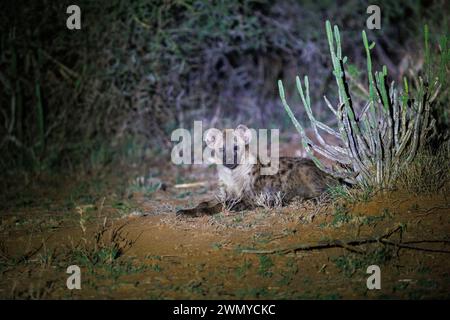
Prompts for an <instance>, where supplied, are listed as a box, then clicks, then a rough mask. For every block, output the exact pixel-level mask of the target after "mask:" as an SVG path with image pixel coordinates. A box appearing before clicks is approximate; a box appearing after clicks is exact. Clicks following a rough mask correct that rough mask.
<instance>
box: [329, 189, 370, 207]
mask: <svg viewBox="0 0 450 320" xmlns="http://www.w3.org/2000/svg"><path fill="white" fill-rule="evenodd" d="M327 192H328V194H329V195H330V197H331V199H332V200H333V201H335V202H339V201H340V202H344V203H348V204H355V203H358V202H368V201H370V199H372V197H373V195H374V193H375V190H374V189H373V187H369V186H367V187H362V186H354V187H348V186H346V185H336V186H332V187H329V188H328V189H327Z"/></svg>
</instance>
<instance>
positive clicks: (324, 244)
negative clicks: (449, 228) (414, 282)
mask: <svg viewBox="0 0 450 320" xmlns="http://www.w3.org/2000/svg"><path fill="white" fill-rule="evenodd" d="M398 231H400V232H401V231H402V227H401V226H398V227H396V228H394V229H392V230H391V231H389V232H388V233H386V234H384V235H382V236H379V237H369V238H362V239H354V240H348V241H343V240H338V239H335V240H327V241H319V242H312V243H304V244H297V245H294V246H291V247H286V248H278V249H267V250H253V249H244V250H242V251H241V252H242V253H252V254H277V253H281V254H286V253H290V252H296V251H301V250H302V251H309V250H316V249H329V248H343V249H346V250H348V251H351V252H356V253H364V251H362V250H360V249H358V248H355V246H359V245H363V244H370V243H383V244H385V245H391V246H395V247H397V248H403V249H411V250H418V251H428V252H438V253H450V251H448V250H442V249H428V248H421V247H416V246H413V245H412V244H416V243H447V244H450V241H449V240H440V239H431V240H413V241H407V242H395V241H390V240H388V239H387V238H389V237H390V236H391V235H393V234H394V233H396V232H398Z"/></svg>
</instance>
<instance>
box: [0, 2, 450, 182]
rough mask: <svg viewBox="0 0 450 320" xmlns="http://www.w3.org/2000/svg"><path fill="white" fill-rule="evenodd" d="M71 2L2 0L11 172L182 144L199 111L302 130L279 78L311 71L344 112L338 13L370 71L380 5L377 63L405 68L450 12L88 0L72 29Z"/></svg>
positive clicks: (0, 69) (1, 141)
mask: <svg viewBox="0 0 450 320" xmlns="http://www.w3.org/2000/svg"><path fill="white" fill-rule="evenodd" d="M70 4H72V2H69V1H50V0H40V1H2V2H1V4H0V30H1V33H0V37H1V38H0V110H1V114H0V154H1V155H0V167H1V169H2V172H3V173H10V172H13V171H15V170H17V169H20V170H27V171H30V170H31V171H35V170H38V171H40V170H49V169H52V170H53V169H58V168H59V169H63V170H69V169H74V168H78V167H79V166H82V167H92V166H100V167H101V166H102V165H104V164H105V163H108V162H110V161H114V160H116V159H117V158H121V157H130V156H132V157H135V158H136V159H140V160H142V159H144V158H145V157H147V156H148V155H154V154H156V153H157V152H165V151H167V150H170V147H171V143H170V132H171V130H173V129H174V128H176V127H180V126H181V127H186V128H190V127H191V126H192V121H193V120H203V121H204V122H205V123H204V126H217V127H221V126H230V127H234V126H236V125H237V124H238V123H246V124H247V125H251V126H254V127H266V128H267V127H277V128H281V129H282V132H284V133H289V132H291V133H295V132H294V130H293V129H292V127H291V124H290V123H289V120H288V119H287V117H286V115H285V113H284V111H283V110H282V107H281V103H280V101H279V97H278V91H277V86H276V81H277V80H278V79H283V80H284V82H285V83H286V84H287V89H288V93H289V94H288V96H289V97H293V96H294V94H290V93H293V92H294V90H295V88H294V78H295V76H296V75H300V76H302V75H304V74H308V75H309V76H310V83H311V88H312V90H311V94H312V100H313V101H314V108H315V110H314V111H315V112H316V113H317V114H318V118H319V119H321V120H324V121H327V120H331V119H328V118H329V115H327V113H326V108H324V103H323V99H322V96H323V95H324V94H327V96H328V97H329V98H330V99H333V98H334V97H335V96H334V92H335V89H334V81H333V76H332V74H331V68H330V59H329V56H328V54H329V51H328V47H327V43H326V36H325V28H324V21H325V20H326V19H329V20H331V22H332V23H333V24H337V25H339V27H340V30H341V34H342V38H343V50H344V54H345V55H347V56H348V57H349V60H350V63H351V68H350V70H349V71H350V74H351V75H352V77H354V78H355V79H358V81H360V82H361V83H365V79H364V72H363V71H364V70H365V63H364V62H365V57H364V51H363V46H362V40H361V30H362V29H364V28H365V22H366V19H367V17H368V15H367V14H366V8H367V6H368V5H370V4H377V5H379V6H380V7H381V10H382V29H381V30H379V31H377V30H375V31H370V32H369V33H368V34H369V37H370V38H371V39H372V40H374V41H375V42H376V43H377V45H376V49H375V57H374V58H375V65H376V66H377V68H376V69H380V68H381V65H383V64H384V65H386V66H387V67H388V69H389V73H390V76H391V79H392V80H395V81H399V80H401V79H402V78H403V76H410V75H411V74H415V73H420V72H421V70H420V69H421V63H422V61H423V53H422V52H423V50H422V47H423V46H422V44H423V37H422V29H423V25H424V24H425V23H428V25H429V26H430V29H431V31H432V34H433V35H435V37H436V38H437V37H438V36H439V35H440V34H443V33H448V24H447V22H448V12H450V10H449V6H448V2H447V1H445V0H441V1H387V0H383V1H377V2H376V3H373V2H372V1H356V0H350V1H294V0H281V1H266V0H254V1H251V0H249V1H224V0H222V1H220V0H216V1H199V0H197V1H195V0H136V1H119V0H112V1H88V0H80V1H76V2H75V3H74V4H77V5H78V6H80V8H81V12H82V17H81V20H82V29H81V30H80V31H71V30H68V29H67V28H66V19H67V17H68V14H66V8H67V6H68V5H70ZM355 83H357V81H356V82H355ZM446 109H447V106H444V107H442V108H441V109H440V110H441V111H442V112H441V115H442V118H443V119H444V120H442V121H444V122H445V121H446V120H445V119H446V118H445V117H446V115H447V113H446V112H448V111H446ZM297 112H298V115H299V116H300V117H301V116H302V113H301V112H302V111H300V109H299V110H297ZM447 117H448V115H447ZM442 121H441V122H442ZM447 121H448V120H447Z"/></svg>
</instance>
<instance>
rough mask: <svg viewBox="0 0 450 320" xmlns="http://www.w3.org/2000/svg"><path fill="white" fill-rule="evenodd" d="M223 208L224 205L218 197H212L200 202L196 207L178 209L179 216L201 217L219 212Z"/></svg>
mask: <svg viewBox="0 0 450 320" xmlns="http://www.w3.org/2000/svg"><path fill="white" fill-rule="evenodd" d="M222 209H223V205H222V203H221V202H220V201H219V200H218V199H211V200H207V201H203V202H200V203H199V204H198V205H197V206H196V207H195V208H192V209H181V210H178V211H177V216H189V217H201V216H205V215H213V214H216V213H219V212H221V211H222Z"/></svg>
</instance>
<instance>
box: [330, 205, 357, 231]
mask: <svg viewBox="0 0 450 320" xmlns="http://www.w3.org/2000/svg"><path fill="white" fill-rule="evenodd" d="M351 219H352V218H351V216H350V215H349V213H348V210H347V208H346V207H345V206H343V205H337V206H336V207H335V211H334V214H333V220H332V221H331V223H330V226H332V227H340V226H341V225H343V224H345V223H349V222H350V221H351Z"/></svg>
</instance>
